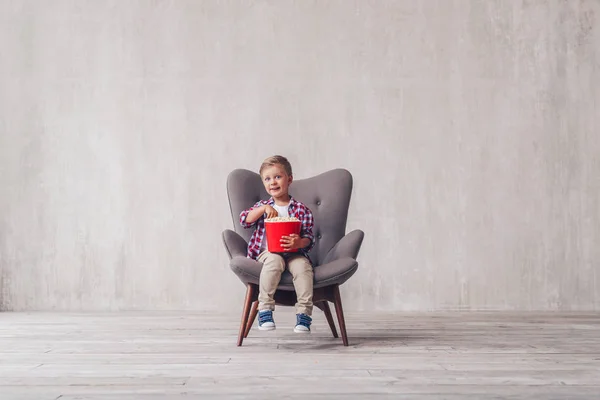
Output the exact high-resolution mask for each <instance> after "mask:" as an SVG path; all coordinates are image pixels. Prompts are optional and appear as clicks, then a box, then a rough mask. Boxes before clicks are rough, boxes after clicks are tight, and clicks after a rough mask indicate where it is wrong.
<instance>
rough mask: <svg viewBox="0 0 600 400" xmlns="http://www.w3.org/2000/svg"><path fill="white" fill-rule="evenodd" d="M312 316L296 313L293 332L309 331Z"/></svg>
mask: <svg viewBox="0 0 600 400" xmlns="http://www.w3.org/2000/svg"><path fill="white" fill-rule="evenodd" d="M311 322H312V318H311V317H309V316H308V315H306V314H296V327H295V328H294V332H296V333H310V323H311Z"/></svg>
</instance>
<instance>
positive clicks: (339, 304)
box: [333, 285, 348, 346]
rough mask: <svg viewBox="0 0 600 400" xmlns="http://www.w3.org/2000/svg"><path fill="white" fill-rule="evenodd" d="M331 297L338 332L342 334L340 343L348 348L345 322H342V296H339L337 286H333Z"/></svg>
mask: <svg viewBox="0 0 600 400" xmlns="http://www.w3.org/2000/svg"><path fill="white" fill-rule="evenodd" d="M333 297H334V300H335V303H334V304H335V312H336V314H337V317H338V323H339V324H340V331H341V332H342V342H344V346H348V336H347V335H346V321H345V320H344V310H343V309H342V296H340V287H339V285H335V286H334V287H333Z"/></svg>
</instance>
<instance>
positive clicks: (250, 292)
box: [237, 284, 256, 346]
mask: <svg viewBox="0 0 600 400" xmlns="http://www.w3.org/2000/svg"><path fill="white" fill-rule="evenodd" d="M255 290H256V289H255V286H254V285H252V284H248V285H247V286H246V300H245V301H244V309H243V311H242V322H241V323H240V333H239V334H238V341H237V345H238V346H241V345H242V342H243V341H244V334H245V333H246V324H247V323H248V315H249V314H250V306H251V305H252V300H253V296H254V292H255Z"/></svg>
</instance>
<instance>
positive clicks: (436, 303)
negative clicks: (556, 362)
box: [0, 0, 600, 312]
mask: <svg viewBox="0 0 600 400" xmlns="http://www.w3.org/2000/svg"><path fill="white" fill-rule="evenodd" d="M599 18H600V2H598V1H594V0H589V1H574V0H573V1H479V0H473V1H467V0H457V1H446V0H443V1H442V0H440V1H433V0H431V1H429V0H427V1H426V0H423V1H415V0H406V1H384V0H382V1H362V0H356V1H345V0H344V1H342V0H339V1H318V2H309V1H191V0H190V1H183V0H182V1H92V0H87V1H75V0H72V1H66V0H62V1H52V2H50V1H48V2H47V1H41V0H40V1H11V0H0V49H1V58H0V88H1V90H0V172H1V174H0V184H1V185H0V267H1V274H0V282H1V283H0V291H1V304H0V307H1V308H2V309H6V310H34V309H35V310H38V309H39V310H49V309H60V310H94V309H100V310H104V309H216V308H220V309H222V310H224V311H231V312H238V311H239V309H240V306H241V301H242V294H243V286H242V285H241V283H240V282H239V281H238V280H237V278H235V277H234V275H233V274H232V273H231V271H230V270H229V268H228V266H227V259H226V254H225V251H224V249H223V247H222V244H221V239H220V232H221V230H222V229H224V228H228V227H231V224H232V222H231V219H230V216H229V210H228V206H227V202H226V193H225V179H226V176H227V174H228V172H229V171H230V170H231V169H233V168H237V167H241V168H248V169H253V170H256V169H257V168H258V167H259V165H260V162H261V161H262V159H263V158H265V157H266V156H269V155H272V154H275V153H282V154H284V155H287V156H288V157H289V158H290V160H291V161H292V163H293V166H294V168H295V172H296V177H297V178H304V177H308V176H312V175H314V174H317V173H320V172H323V171H325V170H328V169H330V168H335V167H344V168H348V169H349V170H350V171H351V172H352V173H353V174H354V176H355V192H354V197H353V202H352V208H351V216H350V220H349V226H348V228H349V229H354V228H362V229H364V230H365V232H366V235H367V236H366V239H365V243H364V247H363V250H362V253H361V256H360V263H361V266H360V269H359V272H358V273H357V275H355V277H354V278H353V279H352V280H351V281H350V282H348V284H347V285H345V287H344V288H343V296H344V298H345V302H346V308H347V310H348V311H355V310H365V309H394V310H430V309H456V308H460V309H527V310H529V309H542V310H558V309H561V310H570V309H578V310H600V178H599V177H600V133H599V132H600V123H599V117H598V114H599V111H600V110H599V104H600V83H599V79H600V67H599V63H600V26H599V24H600V21H599Z"/></svg>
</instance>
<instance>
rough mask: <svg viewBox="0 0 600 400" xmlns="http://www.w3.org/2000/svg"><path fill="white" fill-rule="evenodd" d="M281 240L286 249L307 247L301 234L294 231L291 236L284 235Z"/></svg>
mask: <svg viewBox="0 0 600 400" xmlns="http://www.w3.org/2000/svg"><path fill="white" fill-rule="evenodd" d="M280 242H281V247H283V248H284V249H286V250H294V249H301V248H304V247H306V246H302V244H303V243H302V238H301V237H300V235H297V234H295V233H292V234H291V235H290V236H282V237H281V240H280Z"/></svg>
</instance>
